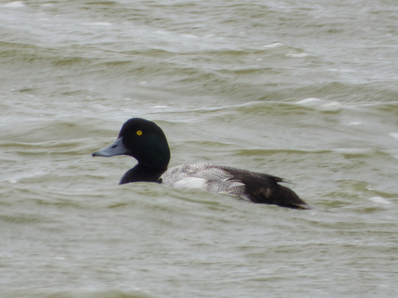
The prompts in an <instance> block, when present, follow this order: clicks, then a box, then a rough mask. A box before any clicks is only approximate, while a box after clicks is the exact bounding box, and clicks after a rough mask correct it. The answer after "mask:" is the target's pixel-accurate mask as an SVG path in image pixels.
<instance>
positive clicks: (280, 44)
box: [263, 42, 283, 49]
mask: <svg viewBox="0 0 398 298" xmlns="http://www.w3.org/2000/svg"><path fill="white" fill-rule="evenodd" d="M280 46H283V43H280V42H276V43H273V44H268V45H265V46H263V48H266V49H271V48H277V47H280Z"/></svg>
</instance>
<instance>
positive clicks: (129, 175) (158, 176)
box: [92, 118, 310, 209]
mask: <svg viewBox="0 0 398 298" xmlns="http://www.w3.org/2000/svg"><path fill="white" fill-rule="evenodd" d="M117 155H128V156H131V157H134V158H135V159H136V160H137V161H138V163H137V164H136V165H135V166H134V167H133V168H132V169H130V170H128V171H127V172H126V173H125V174H124V175H123V177H122V178H121V180H120V182H119V184H126V183H132V182H155V183H161V184H165V185H168V186H172V187H176V188H194V189H195V188H196V189H204V190H207V191H210V192H216V193H221V194H227V195H231V196H235V197H238V198H240V199H242V200H246V201H250V202H253V203H258V204H270V205H278V206H281V207H287V208H292V209H310V206H309V205H308V204H307V203H305V202H304V201H303V200H302V199H300V198H299V197H298V195H297V194H296V193H295V192H294V191H293V190H291V189H290V188H288V187H285V186H283V185H280V184H279V183H284V182H285V183H287V182H289V181H288V180H285V179H283V178H280V177H276V176H272V175H268V174H264V173H259V172H252V171H248V170H242V169H238V168H234V167H229V166H221V165H214V164H208V163H184V164H181V165H178V166H174V167H172V168H169V169H168V165H169V162H170V149H169V145H168V142H167V138H166V136H165V134H164V132H163V130H162V129H161V128H160V127H159V126H158V125H157V124H156V123H155V122H153V121H150V120H146V119H142V118H131V119H129V120H127V121H126V122H125V123H124V124H123V126H122V128H121V130H120V132H119V136H118V137H117V139H116V141H115V142H113V143H112V144H111V145H109V146H108V147H105V148H103V149H100V150H98V151H96V152H94V153H92V156H102V157H111V156H117Z"/></svg>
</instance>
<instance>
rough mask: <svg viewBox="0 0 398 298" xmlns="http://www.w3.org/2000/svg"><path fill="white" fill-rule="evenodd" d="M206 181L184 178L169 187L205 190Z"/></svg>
mask: <svg viewBox="0 0 398 298" xmlns="http://www.w3.org/2000/svg"><path fill="white" fill-rule="evenodd" d="M206 181H207V180H206V179H204V178H196V177H186V178H183V179H181V180H178V181H176V182H174V183H173V184H172V185H171V186H173V187H176V188H198V189H206Z"/></svg>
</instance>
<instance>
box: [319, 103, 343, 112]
mask: <svg viewBox="0 0 398 298" xmlns="http://www.w3.org/2000/svg"><path fill="white" fill-rule="evenodd" d="M341 107H342V105H341V103H339V102H336V101H334V102H329V103H325V104H323V105H321V106H319V107H318V110H319V111H321V112H337V111H339V110H341Z"/></svg>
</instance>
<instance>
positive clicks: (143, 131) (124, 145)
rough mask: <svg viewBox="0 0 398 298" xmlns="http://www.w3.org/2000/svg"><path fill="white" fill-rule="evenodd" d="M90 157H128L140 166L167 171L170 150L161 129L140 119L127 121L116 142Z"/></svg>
mask: <svg viewBox="0 0 398 298" xmlns="http://www.w3.org/2000/svg"><path fill="white" fill-rule="evenodd" d="M92 155H93V156H103V157H110V156H115V155H129V156H132V157H134V158H135V159H137V161H138V163H139V164H141V165H144V166H149V167H154V168H162V169H167V165H168V164H169V161H170V149H169V145H168V143H167V139H166V136H165V135H164V133H163V131H162V129H161V128H160V127H159V126H157V125H156V124H155V123H154V122H152V121H148V120H145V119H141V118H131V119H129V120H127V121H126V122H125V123H124V124H123V126H122V129H121V130H120V132H119V136H118V138H117V140H116V141H115V142H114V143H112V144H111V145H110V146H108V147H106V148H103V149H100V150H98V151H96V152H94V153H93V154H92Z"/></svg>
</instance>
